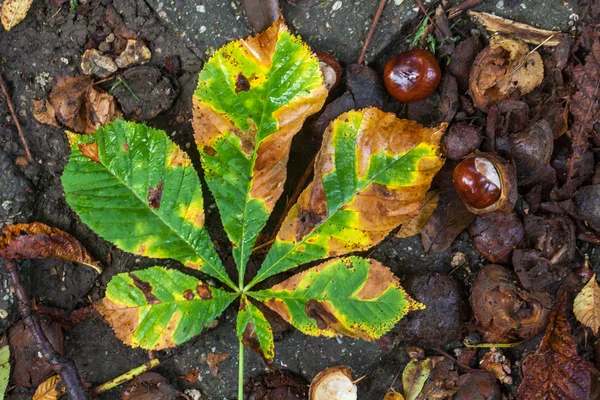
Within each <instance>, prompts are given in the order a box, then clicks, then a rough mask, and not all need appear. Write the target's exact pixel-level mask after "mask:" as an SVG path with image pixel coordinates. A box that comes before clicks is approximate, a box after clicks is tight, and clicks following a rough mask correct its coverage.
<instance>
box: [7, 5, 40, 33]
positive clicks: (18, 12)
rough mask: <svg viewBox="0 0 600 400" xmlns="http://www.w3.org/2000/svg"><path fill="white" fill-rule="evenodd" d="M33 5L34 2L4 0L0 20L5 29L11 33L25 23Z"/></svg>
mask: <svg viewBox="0 0 600 400" xmlns="http://www.w3.org/2000/svg"><path fill="white" fill-rule="evenodd" d="M32 3H33V0H4V2H3V3H2V11H0V20H2V26H4V29H6V30H7V31H10V30H11V29H12V28H13V27H14V26H15V25H17V24H18V23H19V22H21V21H23V20H24V19H25V17H26V16H27V11H29V8H30V7H31V4H32Z"/></svg>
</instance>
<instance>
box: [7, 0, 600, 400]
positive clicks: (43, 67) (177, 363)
mask: <svg viewBox="0 0 600 400" xmlns="http://www.w3.org/2000/svg"><path fill="white" fill-rule="evenodd" d="M346 2H347V3H348V4H343V3H342V6H341V7H342V8H341V9H339V11H338V13H337V15H336V13H335V12H332V7H333V6H334V2H327V1H322V2H315V1H312V0H299V1H297V2H295V3H296V4H295V5H291V4H287V2H283V3H284V16H285V17H286V19H288V21H292V23H291V25H292V27H294V28H295V29H297V30H298V31H299V32H300V33H301V34H303V36H304V37H305V38H306V39H307V41H308V42H309V44H311V45H312V46H313V48H314V49H316V50H319V49H320V50H328V51H331V52H333V53H334V54H336V55H337V56H338V57H339V58H340V61H341V62H342V64H345V65H347V64H348V63H349V62H351V61H352V60H354V59H355V58H356V57H357V55H358V52H359V51H360V47H361V45H362V38H363V37H364V34H365V32H366V30H367V29H368V23H370V20H371V18H372V16H373V14H374V9H375V8H376V3H377V2H375V1H374V0H370V1H365V2H358V3H357V4H358V5H359V6H360V7H359V6H357V7H358V9H357V10H355V11H352V10H350V9H349V7H351V2H350V1H347V0H346ZM51 3H52V2H49V1H46V0H36V1H34V3H33V6H32V8H31V10H30V11H29V15H28V17H27V18H26V20H25V21H23V22H22V23H21V24H20V25H19V26H17V27H16V28H14V29H13V30H11V31H10V32H4V31H1V32H0V71H1V72H2V74H3V76H4V78H5V79H6V81H7V82H8V86H9V90H10V93H11V96H12V99H13V102H14V103H15V107H16V109H17V113H18V116H19V120H20V122H21V124H22V126H23V129H24V131H25V133H26V136H27V141H28V143H29V146H30V149H31V151H32V153H33V157H34V159H35V163H34V164H29V165H27V166H24V167H19V166H17V165H16V164H15V160H17V159H18V158H19V157H23V156H24V152H23V148H22V146H21V144H20V142H19V140H18V135H17V131H16V129H15V127H14V124H13V123H12V121H11V118H10V114H9V112H8V108H7V104H6V101H5V99H4V97H3V96H0V227H3V226H6V225H9V224H11V223H15V222H31V221H40V222H43V223H46V224H48V225H52V226H56V227H58V228H60V229H62V230H65V231H67V232H69V233H70V234H72V235H74V236H75V237H76V238H78V239H79V240H80V241H81V242H82V243H83V244H84V245H85V246H86V247H87V249H88V250H89V251H90V252H91V253H92V254H93V255H94V256H95V257H96V258H97V259H99V260H101V261H103V266H104V268H105V271H104V273H103V274H102V275H101V276H100V277H97V276H96V274H95V273H94V272H93V271H91V270H90V269H87V268H84V267H81V266H79V265H76V264H72V263H67V262H59V261H26V262H23V263H21V265H22V273H23V275H24V277H25V279H26V281H27V282H28V283H29V285H30V289H31V291H32V293H33V294H34V296H35V299H36V301H37V302H38V303H39V304H41V305H44V306H48V307H57V308H61V309H65V310H68V311H72V310H75V309H77V308H80V307H83V306H87V305H89V304H90V300H92V301H93V300H97V299H99V298H100V297H101V296H102V294H103V291H104V289H105V286H106V283H107V282H108V281H109V280H110V279H111V277H112V276H113V275H115V274H117V273H120V272H124V271H131V270H135V269H139V268H144V267H147V266H151V265H167V264H169V265H170V266H172V267H175V268H179V266H178V265H176V264H174V263H169V262H165V261H164V260H162V261H161V260H148V259H143V258H137V257H135V256H132V255H130V254H127V253H123V252H121V251H119V250H118V249H116V248H115V247H114V246H112V245H110V244H109V243H107V242H105V241H103V240H101V239H100V238H98V237H97V236H96V235H95V234H94V233H93V232H92V231H91V230H90V229H88V228H87V227H86V226H85V225H83V224H82V223H81V222H80V221H79V219H78V218H77V216H76V215H75V214H74V212H73V211H71V210H70V209H69V207H68V206H67V204H66V203H65V199H64V194H63V189H62V186H61V183H60V174H61V172H62V170H63V168H64V166H65V164H66V162H67V159H68V156H69V147H68V143H67V139H66V137H65V135H64V133H63V131H62V129H58V128H54V127H51V126H48V125H42V124H40V123H38V122H37V121H36V120H35V119H34V118H33V116H32V109H33V107H32V100H34V99H42V98H45V97H47V95H48V93H49V91H50V90H51V89H52V87H53V86H54V84H55V82H56V79H57V78H59V77H61V76H67V75H80V74H81V70H80V67H79V64H80V62H81V55H82V54H83V50H84V48H85V47H86V45H89V42H90V41H94V40H96V41H98V40H100V41H101V40H103V39H104V37H106V34H107V32H106V29H107V28H106V23H105V20H104V19H103V18H105V15H106V13H107V7H112V8H114V10H115V11H116V12H117V14H118V15H119V16H120V18H122V22H123V24H124V25H126V26H127V27H128V28H130V29H131V30H133V31H134V32H135V33H137V35H138V36H139V38H141V39H143V40H144V41H145V42H146V43H147V44H148V46H149V48H150V50H151V51H152V59H151V62H150V66H152V67H155V68H158V69H159V70H161V71H162V72H163V74H164V75H165V76H166V77H167V78H168V79H170V81H171V82H172V84H173V85H174V87H175V88H176V90H177V97H176V100H175V102H174V104H173V106H172V107H171V108H170V109H169V110H167V111H165V112H163V113H161V114H159V115H158V116H157V117H156V118H154V119H152V120H151V121H149V122H148V123H149V124H150V125H152V126H155V127H158V128H162V129H164V130H166V131H167V133H169V134H172V137H173V139H174V140H175V141H176V142H177V143H178V144H179V145H180V146H182V147H183V148H185V149H186V150H187V151H188V152H189V153H190V154H191V156H192V157H193V159H194V160H195V162H196V163H197V162H198V154H197V151H196V150H195V149H194V146H193V145H191V144H192V143H193V140H192V129H191V125H190V119H191V117H192V113H191V96H192V93H193V90H194V88H195V86H196V79H197V74H198V72H199V71H200V69H201V67H202V65H203V61H204V60H205V59H206V57H207V54H209V53H210V49H211V48H215V47H218V46H220V45H222V44H224V43H225V42H227V41H228V40H231V39H233V38H236V37H241V36H245V35H247V34H248V32H249V27H248V25H247V23H246V21H245V19H244V18H245V17H244V15H243V12H242V11H241V4H240V1H237V0H234V1H226V2H223V1H216V0H207V1H205V2H204V4H201V2H195V1H187V0H176V1H175V2H166V3H159V2H158V1H156V0H151V1H149V2H148V3H146V2H144V1H143V0H102V1H91V0H89V1H88V2H87V3H83V2H82V4H80V6H79V7H78V8H77V10H76V11H74V12H71V11H70V10H69V6H68V4H63V5H62V6H59V7H57V6H54V5H52V4H51ZM371 3H372V4H371ZM499 3H502V4H499ZM548 3H556V4H555V6H554V4H553V6H552V7H550V9H552V10H553V11H552V12H551V13H549V14H548V15H547V18H544V17H543V16H546V14H544V15H542V14H540V5H541V4H546V5H547V4H548ZM361 4H362V5H361ZM198 6H203V8H202V9H203V10H204V11H203V12H200V11H199V10H200V8H198ZM583 6H584V5H580V4H576V3H573V4H568V3H564V2H563V1H560V2H556V1H550V2H548V1H538V0H532V1H530V2H515V1H511V2H507V1H505V2H496V1H486V2H485V4H484V5H483V8H484V9H487V10H489V11H496V12H498V13H500V14H502V13H504V14H506V15H508V16H513V17H516V18H520V19H521V20H524V21H525V22H531V23H534V24H542V25H543V24H546V26H545V27H547V28H559V29H562V30H568V29H570V27H571V26H572V25H573V24H572V22H573V21H574V20H576V19H577V18H578V17H579V15H578V14H577V13H579V12H580V10H583V8H584V7H583ZM336 7H337V6H336ZM319 10H321V11H322V12H321V11H319ZM527 10H529V11H527ZM190 13H192V14H193V15H191V16H190ZM351 14H352V15H351ZM573 15H575V16H577V17H574V16H573ZM416 16H417V12H416V10H414V5H413V4H412V3H410V4H409V1H408V0H404V2H403V1H402V0H400V1H397V0H393V1H390V2H389V4H388V6H387V7H386V13H385V14H384V18H383V22H382V25H381V26H380V27H379V30H378V32H377V34H376V36H375V40H374V45H373V48H372V49H371V51H370V53H369V56H368V59H369V61H372V62H373V65H374V66H375V67H376V68H379V69H381V66H382V65H383V63H384V62H385V61H386V60H387V59H388V58H389V57H390V54H393V53H394V52H397V51H399V50H400V49H402V48H403V47H406V40H405V38H406V35H407V34H408V33H409V32H410V31H411V30H412V29H414V27H415V25H416V24H418V23H419V22H420V19H419V18H416ZM550 17H551V18H550ZM570 22H571V24H569V23H570ZM341 26H344V27H345V28H346V29H347V30H342V28H341ZM201 27H202V28H201ZM200 32H201V33H202V34H200ZM103 36H104V37H103ZM173 56H176V58H177V60H179V63H180V68H178V69H175V70H174V69H173V68H171V67H170V65H168V64H169V62H170V61H169V60H173V59H174V58H173ZM103 87H104V88H105V89H109V88H110V85H109V84H104V86H103ZM388 108H395V107H394V106H388ZM396 111H399V112H400V113H401V115H402V112H403V110H402V109H397V107H396ZM319 144H320V143H319V138H318V137H313V136H311V135H310V134H309V133H308V132H302V133H300V134H299V135H298V136H297V137H296V139H295V141H294V145H293V146H292V153H291V155H290V163H289V166H290V167H289V175H288V181H287V184H286V192H285V193H284V195H283V196H282V198H281V200H280V202H279V203H278V206H277V208H276V210H275V211H274V213H273V216H272V220H271V221H270V223H269V225H268V228H267V229H273V225H274V223H275V221H276V220H277V219H278V218H279V215H280V213H281V212H282V210H283V208H284V206H285V203H286V200H287V198H289V196H290V193H291V191H292V190H293V188H294V187H295V184H296V182H297V180H298V178H299V176H300V175H301V174H302V173H303V172H304V170H305V168H306V165H307V163H308V160H310V159H311V158H312V155H313V154H314V153H315V152H316V150H317V148H318V146H319ZM198 170H199V171H200V168H198ZM205 189H206V188H205ZM205 196H206V197H207V204H209V206H208V207H207V209H206V212H207V224H208V227H209V231H210V232H211V233H212V237H213V239H214V240H215V242H216V243H217V247H218V249H219V252H220V254H221V257H222V259H223V260H224V262H225V264H226V265H228V266H229V267H230V268H231V266H232V260H231V257H230V256H229V254H230V249H229V244H228V241H227V240H226V237H225V235H224V233H223V231H222V228H221V227H220V222H219V216H218V211H217V209H216V207H215V206H214V202H213V201H212V199H211V198H210V194H209V192H208V190H205ZM580 249H581V250H582V251H583V252H585V253H586V254H588V255H589V257H590V261H591V264H592V266H593V267H595V268H597V269H598V268H599V265H600V252H599V251H598V250H597V249H596V248H593V247H592V246H591V245H583V246H582V247H580ZM457 253H463V254H465V255H466V260H467V263H463V264H461V265H458V267H457V268H453V267H452V266H451V261H452V260H453V258H455V257H456V254H457ZM372 257H374V258H376V259H378V260H380V261H382V262H383V263H384V264H385V265H388V266H389V267H390V268H392V270H393V271H394V272H395V273H396V274H397V275H398V276H399V277H400V278H401V279H402V281H403V282H407V290H408V291H409V292H411V286H414V285H423V284H424V283H423V282H422V281H418V279H417V278H418V276H419V275H422V274H425V273H429V272H438V273H440V274H442V275H443V276H445V277H449V278H444V279H449V280H450V282H452V285H455V286H456V288H458V295H456V294H455V293H454V292H452V291H451V290H450V291H448V292H443V291H442V292H439V293H432V294H430V296H433V297H435V298H433V299H430V300H431V301H437V303H436V304H437V305H436V307H437V310H438V312H439V314H437V316H436V315H434V316H432V315H431V314H421V315H419V314H418V313H415V314H414V315H411V316H409V317H408V318H407V319H406V320H405V321H404V322H402V323H401V324H400V326H398V327H397V328H396V329H395V330H394V332H392V333H391V334H389V335H388V336H387V338H386V339H385V340H382V341H380V342H377V343H375V342H374V343H367V342H364V341H356V340H349V339H316V338H308V337H305V336H303V335H301V334H300V333H298V332H296V331H293V330H290V329H285V330H284V331H283V332H281V333H279V334H278V335H277V341H276V358H275V366H276V367H277V368H285V369H289V370H291V371H293V372H295V373H297V374H299V375H301V376H302V377H303V378H304V379H305V380H306V381H307V382H308V381H310V379H311V378H312V377H313V376H314V375H315V374H316V373H317V372H319V371H320V370H322V369H324V368H326V367H329V366H332V365H337V364H345V365H348V366H350V367H351V368H352V370H353V373H354V376H355V377H360V376H363V375H366V379H364V380H363V381H361V382H360V383H359V398H361V399H380V398H382V397H383V394H384V393H385V391H386V390H387V389H388V387H389V386H390V385H391V384H392V383H393V381H394V380H395V377H396V376H397V374H398V373H399V372H400V371H402V369H403V367H404V365H405V364H406V363H407V362H408V356H407V355H406V352H405V350H404V347H403V346H402V345H403V344H405V343H406V340H407V339H408V340H411V341H412V342H413V343H415V344H418V345H422V346H427V345H428V346H441V345H444V348H445V349H446V350H447V351H448V352H450V353H451V352H452V349H453V348H455V347H457V346H458V345H459V344H460V342H459V341H458V339H460V338H461V332H462V331H464V324H463V318H464V317H465V316H468V315H470V312H468V311H467V307H468V301H467V297H468V284H469V282H470V280H469V279H470V277H471V276H472V274H473V273H474V272H476V271H477V270H478V269H479V267H480V265H481V264H482V263H483V262H484V259H483V258H482V257H481V256H480V255H479V253H478V252H477V251H476V250H475V248H474V247H473V245H472V243H471V240H470V239H469V236H468V235H467V234H466V233H464V232H463V234H462V235H461V236H460V237H459V238H458V240H457V241H456V242H455V243H454V244H453V246H452V247H451V248H450V249H449V250H448V251H446V252H444V253H440V254H429V255H426V254H424V253H423V250H422V245H421V241H420V238H419V237H418V236H416V237H412V238H409V239H403V240H399V239H391V240H387V241H385V242H384V243H383V244H382V245H380V246H378V247H377V248H376V249H375V250H374V251H373V252H372ZM259 261H260V259H258V258H257V259H256V260H254V262H255V264H254V270H255V269H256V266H257V265H259ZM249 270H250V271H252V270H253V267H252V265H251V266H250V267H249ZM188 272H189V271H188ZM599 272H600V271H599ZM0 274H4V269H3V268H2V269H0ZM428 279H429V278H428ZM436 279H437V278H436ZM411 280H413V281H415V282H416V283H412V284H411V283H410V281H411ZM413 289H414V288H413ZM420 293H422V294H419V293H416V292H411V294H413V295H415V297H417V299H419V300H422V301H423V300H425V299H421V298H420V296H427V295H428V291H421V292H420ZM0 308H1V309H2V310H3V311H6V313H4V312H2V313H1V316H2V317H3V318H2V319H0V333H1V332H2V331H4V330H5V329H6V328H7V327H8V326H9V325H10V324H12V323H13V322H14V321H15V320H16V319H17V318H18V316H17V313H16V308H15V304H14V299H13V297H12V294H11V293H10V291H9V285H8V281H7V279H6V276H5V275H2V282H0ZM233 309H234V308H233V307H232V308H230V309H229V310H228V311H227V312H225V314H224V315H223V316H222V317H221V318H220V319H219V323H218V325H217V327H216V328H214V329H211V330H208V331H206V332H204V333H203V334H202V335H200V336H199V337H197V338H196V339H194V340H192V341H190V342H189V343H186V344H184V345H182V346H181V347H179V348H177V349H173V350H169V351H164V352H160V353H159V354H158V357H159V358H160V359H161V361H162V364H161V366H160V367H159V368H157V371H158V372H160V373H161V374H163V375H164V376H165V377H167V378H168V379H169V380H170V382H171V383H172V384H173V385H174V386H175V387H176V388H178V389H180V390H183V389H187V388H197V389H198V390H200V392H201V393H202V395H203V396H204V397H203V398H205V399H230V398H233V397H234V396H235V393H236V379H237V339H236V337H235V333H234V332H235V329H234V318H235V311H233ZM440 310H441V312H440ZM439 315H444V318H440V317H439ZM415 330H418V331H419V333H418V334H415V333H414V332H415ZM436 332H438V333H439V332H444V333H446V336H444V337H441V338H440V337H436ZM65 338H66V339H65V354H66V355H67V356H68V357H70V358H71V359H73V360H74V361H75V363H76V365H77V367H78V369H79V371H80V372H81V373H82V375H83V376H84V377H85V380H86V382H88V383H89V384H92V385H94V384H99V383H102V382H104V381H107V380H109V379H111V378H113V377H115V376H117V375H119V374H121V373H124V372H126V371H128V370H129V369H131V368H133V367H135V366H137V365H139V364H142V363H143V362H145V361H147V360H148V354H147V353H146V352H144V351H141V350H134V349H131V348H128V347H127V346H124V345H123V344H121V343H120V341H119V340H117V339H116V338H115V337H114V335H113V333H112V331H111V330H110V328H109V327H108V326H107V325H106V324H105V323H104V322H103V321H102V320H101V319H99V318H93V319H90V320H87V321H85V322H84V323H81V324H78V325H75V326H74V327H73V328H72V329H71V330H70V331H67V332H65ZM535 346H536V343H532V344H531V349H533V348H535ZM527 350H528V349H520V351H527ZM208 352H214V353H227V354H229V357H228V358H227V359H226V360H225V361H224V362H223V363H221V364H220V368H219V374H218V376H217V377H214V376H213V375H211V374H210V372H209V369H208V366H207V364H206V361H205V359H206V354H207V353H208ZM246 360H247V361H246V362H247V366H246V371H247V375H248V376H252V375H256V374H258V373H261V372H263V371H265V370H266V369H265V367H264V365H263V364H262V362H261V361H260V360H259V359H258V358H257V357H256V356H254V354H249V355H248V356H247V358H246ZM191 368H196V369H197V370H198V371H199V372H200V377H199V379H198V381H197V382H194V383H189V382H186V381H184V380H182V379H180V378H179V377H180V376H182V375H184V374H186V373H187V372H189V370H190V369H191ZM517 383H518V382H517ZM120 390H121V389H115V390H112V391H111V392H108V393H107V394H105V395H103V396H102V397H101V398H102V399H118V398H120ZM27 396H31V390H30V389H27V388H16V389H14V390H13V392H12V393H11V394H10V395H9V396H8V398H27ZM29 398H30V397H29Z"/></svg>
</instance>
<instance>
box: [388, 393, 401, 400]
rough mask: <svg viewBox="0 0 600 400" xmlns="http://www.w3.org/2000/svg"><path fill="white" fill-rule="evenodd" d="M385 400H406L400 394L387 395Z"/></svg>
mask: <svg viewBox="0 0 600 400" xmlns="http://www.w3.org/2000/svg"><path fill="white" fill-rule="evenodd" d="M383 400H404V396H402V395H401V394H400V393H398V392H389V393H386V394H385V397H384V398H383Z"/></svg>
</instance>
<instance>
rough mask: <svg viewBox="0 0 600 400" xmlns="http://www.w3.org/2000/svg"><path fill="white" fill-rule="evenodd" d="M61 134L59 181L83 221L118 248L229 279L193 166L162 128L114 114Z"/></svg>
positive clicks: (69, 201) (231, 283) (229, 280)
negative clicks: (90, 129) (64, 142)
mask: <svg viewBox="0 0 600 400" xmlns="http://www.w3.org/2000/svg"><path fill="white" fill-rule="evenodd" d="M68 138H69V141H70V143H71V158H70V159H69V163H68V164H67V166H66V167H65V170H64V172H63V175H62V184H63V188H64V190H65V198H66V200H67V202H68V203H69V205H70V206H71V208H73V210H75V211H76V212H77V213H78V214H79V217H80V218H81V220H82V221H83V222H84V223H86V224H87V225H89V226H90V227H91V228H93V229H94V231H95V232H96V233H97V234H99V235H100V236H102V237H103V238H104V239H106V240H108V241H110V242H113V243H115V244H116V245H117V246H119V248H121V249H122V250H125V251H129V252H132V253H135V254H138V255H141V256H146V257H154V258H173V259H176V260H178V261H180V262H182V263H183V264H184V265H186V266H188V267H190V268H194V269H199V270H201V271H202V272H204V273H206V274H209V275H211V276H213V277H215V278H217V279H219V280H220V281H221V282H224V283H226V284H227V285H228V286H229V287H232V288H233V287H235V285H234V284H233V282H231V279H230V278H229V277H228V276H227V273H226V272H225V268H224V267H223V265H222V263H221V261H220V260H219V256H218V255H217V252H216V250H215V248H214V246H213V245H212V244H211V242H210V237H209V235H208V232H207V230H206V228H205V226H204V200H203V197H202V187H201V185H200V179H199V178H198V174H197V173H196V170H195V169H194V166H193V165H192V162H191V160H190V158H189V157H188V155H187V154H186V153H185V152H184V151H183V150H181V149H180V148H179V147H178V146H177V145H175V143H173V142H172V141H171V140H170V139H169V138H168V136H167V135H166V133H165V132H164V131H160V130H156V129H152V128H148V127H147V126H145V125H142V124H135V123H132V122H124V121H121V120H117V121H115V122H113V123H111V124H109V125H107V126H105V127H102V128H100V129H98V131H97V132H96V133H95V134H93V135H72V134H71V135H68ZM114 199H119V200H118V201H115V200H114ZM107 221H110V223H107Z"/></svg>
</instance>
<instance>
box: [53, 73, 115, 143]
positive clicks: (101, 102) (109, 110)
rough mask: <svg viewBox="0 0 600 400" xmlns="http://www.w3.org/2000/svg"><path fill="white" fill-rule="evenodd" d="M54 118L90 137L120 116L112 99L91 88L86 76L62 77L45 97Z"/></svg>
mask: <svg viewBox="0 0 600 400" xmlns="http://www.w3.org/2000/svg"><path fill="white" fill-rule="evenodd" d="M48 97H49V100H50V104H51V105H52V107H53V108H54V112H55V114H56V118H57V119H58V120H59V121H60V122H61V123H62V124H63V125H65V126H67V127H69V128H71V129H73V130H74V131H75V132H79V133H93V132H95V131H96V130H97V129H98V128H99V127H100V126H102V125H106V124H108V123H109V122H111V121H113V120H114V119H116V118H119V117H120V116H121V112H120V111H119V110H118V108H117V105H116V102H115V99H114V97H113V96H111V95H110V94H108V93H105V92H103V91H101V90H100V89H97V88H96V87H94V82H93V80H92V78H91V77H89V76H75V77H73V76H63V77H60V78H58V80H57V81H56V85H55V86H54V88H53V89H52V92H50V95H49V96H48Z"/></svg>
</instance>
